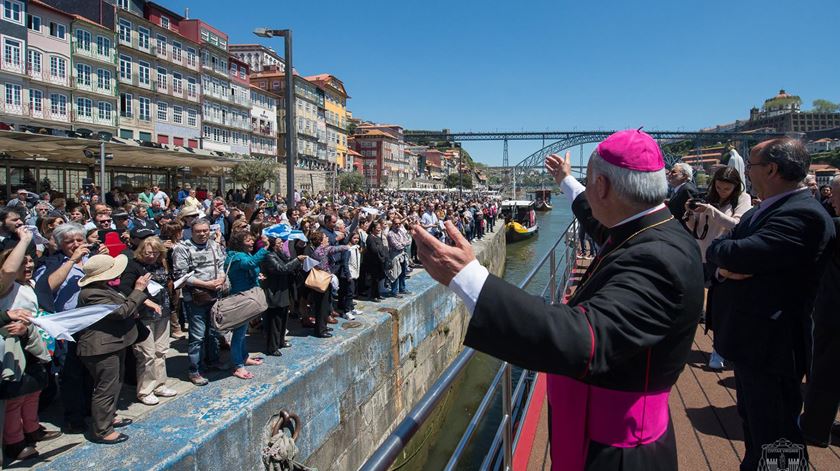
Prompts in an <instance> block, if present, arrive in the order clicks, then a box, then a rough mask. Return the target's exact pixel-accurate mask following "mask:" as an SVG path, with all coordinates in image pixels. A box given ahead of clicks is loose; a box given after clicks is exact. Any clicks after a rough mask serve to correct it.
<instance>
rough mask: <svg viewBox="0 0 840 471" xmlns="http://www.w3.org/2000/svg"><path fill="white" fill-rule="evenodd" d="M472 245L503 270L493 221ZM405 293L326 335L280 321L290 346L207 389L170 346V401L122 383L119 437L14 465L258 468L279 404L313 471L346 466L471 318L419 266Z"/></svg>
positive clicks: (221, 376) (71, 440)
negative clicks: (147, 397) (151, 401)
mask: <svg viewBox="0 0 840 471" xmlns="http://www.w3.org/2000/svg"><path fill="white" fill-rule="evenodd" d="M473 247H474V249H475V251H476V256H477V257H478V259H479V260H480V261H481V262H482V263H483V264H484V265H485V266H487V267H488V268H489V269H490V271H491V272H492V273H495V274H498V275H501V274H502V273H503V271H504V263H505V253H506V251H505V241H504V229H503V225H502V224H501V222H500V223H499V224H497V226H496V228H495V232H494V233H491V234H488V235H487V236H486V237H485V238H484V240H481V241H476V242H475V243H474V244H473ZM407 287H408V289H409V290H410V291H411V292H412V293H413V294H411V295H409V296H406V297H404V298H401V299H397V298H390V299H387V300H385V301H384V302H381V303H378V304H373V303H366V302H359V303H358V304H359V308H360V309H361V310H363V311H364V314H362V315H360V316H358V317H357V319H356V320H355V321H346V320H343V319H340V320H339V323H338V324H337V325H335V326H333V327H334V328H335V332H334V334H335V336H334V337H332V338H329V339H319V338H315V337H313V336H312V335H311V329H303V328H301V327H300V324H299V323H298V322H297V321H290V323H289V324H290V331H291V332H290V336H289V340H290V341H291V342H292V344H293V346H292V347H291V348H288V349H285V350H284V351H283V356H282V357H266V358H265V363H264V364H263V365H262V366H257V367H253V368H249V370H250V371H252V372H253V373H254V378H253V379H252V380H248V381H243V380H240V379H238V378H235V377H233V376H230V375H229V374H228V372H218V373H215V374H210V375H208V378H209V379H210V384H209V385H208V386H204V387H200V388H199V387H195V386H193V385H192V384H191V383H189V382H187V381H186V370H187V359H186V353H185V351H186V341H185V340H183V339H182V340H178V341H175V342H173V344H172V348H171V352H170V356H169V358H168V360H167V368H168V372H169V376H170V377H171V379H170V386H171V387H173V388H174V389H176V390H178V392H179V394H178V396H177V397H175V398H172V399H162V400H161V404H159V405H157V406H154V407H149V406H145V405H143V404H140V403H138V402H137V401H135V400H134V394H135V391H134V387H133V386H128V385H126V386H124V387H123V391H122V397H121V400H120V403H119V406H118V412H117V414H118V416H122V417H129V418H132V419H133V420H134V423H133V424H132V425H130V426H128V427H126V428H125V429H122V431H124V433H126V434H127V435H129V436H130V437H131V438H130V439H129V440H128V441H127V442H125V443H122V444H119V445H98V444H94V443H90V442H88V441H87V440H86V439H85V438H84V437H83V436H82V435H65V436H63V437H61V438H60V439H58V440H54V441H52V442H44V443H42V444H39V446H38V448H39V450H40V451H41V456H40V457H38V458H35V459H30V460H26V461H23V462H18V463H15V465H14V466H12V469H15V468H28V467H32V468H34V469H38V470H68V469H73V470H83V469H95V470H111V469H120V470H138V471H139V470H162V469H177V470H202V471H203V470H217V469H219V470H221V469H242V470H259V469H263V464H262V458H261V453H260V452H261V450H262V448H263V446H264V445H265V443H266V440H267V438H268V434H269V427H270V424H271V421H272V418H273V417H274V416H275V414H277V412H278V411H279V410H281V409H286V410H288V411H290V412H293V413H295V414H297V415H298V416H300V418H301V420H302V424H303V425H302V427H301V430H300V436H299V438H298V440H297V446H298V448H299V449H300V453H299V455H298V460H299V461H302V462H304V463H306V464H307V465H309V466H315V467H317V468H318V469H319V470H321V471H325V470H331V469H332V470H347V469H356V468H357V467H358V466H359V465H361V464H362V463H363V462H364V460H365V459H366V458H367V456H368V455H369V454H370V453H372V452H373V450H375V449H376V447H377V445H378V444H379V442H380V441H381V440H382V439H384V438H385V436H386V435H387V434H388V433H390V431H391V430H392V428H393V427H394V426H395V425H396V424H397V423H398V422H399V420H400V419H402V417H403V416H404V415H405V413H406V412H407V411H409V410H411V407H412V406H413V404H414V403H415V402H416V401H417V400H418V399H419V398H420V397H422V395H423V394H424V393H425V392H426V389H427V388H428V387H429V386H430V385H431V384H432V383H433V382H434V381H435V379H436V378H437V377H438V376H439V375H440V373H441V372H442V371H443V370H444V369H445V368H446V367H447V366H448V365H449V363H450V362H451V360H452V359H453V358H454V357H455V356H456V355H457V353H458V352H459V351H460V350H461V349H462V348H463V347H462V343H461V342H462V340H463V337H464V333H465V330H466V326H467V322H468V320H469V319H468V315H467V313H466V310H465V309H464V307H463V304H462V303H461V302H460V301H459V300H458V298H457V296H456V295H454V294H452V293H451V292H450V291H449V290H448V289H447V288H446V287H444V286H441V285H440V284H438V283H437V282H435V281H434V280H432V279H431V277H430V276H429V275H428V274H427V273H426V272H425V271H424V270H422V269H415V270H414V271H413V272H412V273H411V278H410V279H409V280H407ZM261 341H262V336H261V335H253V336H250V337H249V342H250V343H249V350H250V351H252V352H255V351H261V350H262V348H261ZM60 417H61V411H60V410H48V411H46V412H45V413H44V414H42V419H43V421H44V422H46V423H48V424H56V425H57V424H60V420H59V419H60ZM56 425H53V426H51V427H50V428H54V427H55V426H56Z"/></svg>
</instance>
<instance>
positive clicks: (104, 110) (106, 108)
mask: <svg viewBox="0 0 840 471" xmlns="http://www.w3.org/2000/svg"><path fill="white" fill-rule="evenodd" d="M97 108H98V109H99V119H101V120H107V121H111V104H110V103H108V102H106V101H100V102H99V105H98V106H97Z"/></svg>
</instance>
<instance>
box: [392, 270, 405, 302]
mask: <svg viewBox="0 0 840 471" xmlns="http://www.w3.org/2000/svg"><path fill="white" fill-rule="evenodd" d="M400 265H401V266H402V269H401V270H400V276H399V277H398V278H397V279H396V280H394V281H393V282H392V283H391V296H396V295H397V289H398V288H399V290H400V293H404V292H405V272H406V270H405V263H401V264H400Z"/></svg>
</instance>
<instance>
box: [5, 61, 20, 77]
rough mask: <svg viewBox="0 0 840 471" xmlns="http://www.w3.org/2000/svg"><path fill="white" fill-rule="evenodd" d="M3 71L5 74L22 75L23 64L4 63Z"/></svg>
mask: <svg viewBox="0 0 840 471" xmlns="http://www.w3.org/2000/svg"><path fill="white" fill-rule="evenodd" d="M3 71H4V72H14V73H16V74H22V73H24V71H23V62H18V63H17V64H15V63H14V62H7V61H3Z"/></svg>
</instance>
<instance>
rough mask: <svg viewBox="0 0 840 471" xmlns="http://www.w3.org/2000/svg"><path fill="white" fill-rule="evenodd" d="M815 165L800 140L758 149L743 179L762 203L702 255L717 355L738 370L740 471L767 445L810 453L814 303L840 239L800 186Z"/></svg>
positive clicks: (755, 461) (754, 462)
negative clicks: (804, 428) (712, 274)
mask: <svg viewBox="0 0 840 471" xmlns="http://www.w3.org/2000/svg"><path fill="white" fill-rule="evenodd" d="M810 162H811V159H810V157H809V156H808V152H807V151H806V150H805V146H804V145H803V144H802V143H801V142H800V141H797V140H794V139H788V138H784V139H774V140H770V141H765V142H762V143H759V144H758V145H757V146H755V147H754V148H753V149H752V152H751V153H750V157H749V161H748V162H747V164H746V173H747V176H748V177H749V178H750V181H751V182H752V187H753V189H754V190H755V191H756V192H757V193H758V196H759V197H760V198H761V200H762V201H761V204H760V205H758V206H757V207H753V209H751V210H750V211H748V212H747V213H745V214H744V216H743V217H742V218H741V222H740V223H739V224H738V225H737V226H736V227H735V228H734V229H733V231H732V233H731V234H730V235H729V236H726V237H723V238H721V239H718V240H716V241H715V242H713V243H712V245H711V246H710V247H709V249H708V250H707V252H706V260H707V261H708V262H710V263H712V264H714V265H715V266H716V267H717V270H716V283H715V284H714V285H713V286H712V289H711V293H710V294H709V299H710V303H711V304H712V305H713V306H714V309H715V312H716V313H719V315H718V314H716V315H715V323H716V324H717V325H716V328H715V350H716V351H718V352H720V354H721V355H723V356H724V357H725V358H727V359H729V360H731V361H732V362H733V363H734V365H735V382H736V384H735V388H736V391H737V394H738V414H739V415H740V416H741V419H742V421H743V427H744V442H745V443H744V444H745V454H744V459H743V461H742V462H741V469H742V470H744V471H746V470H750V471H754V470H755V469H756V468H757V467H758V466H759V464H760V463H759V462H760V459H761V456H762V448H761V447H762V445H772V444H773V443H775V442H777V441H778V440H780V439H783V438H784V439H787V440H790V441H791V442H793V443H795V444H801V445H802V446H803V450H804V445H805V442H804V440H803V437H802V433H801V431H800V429H799V425H798V423H797V422H798V418H799V413H800V411H801V409H802V395H801V393H800V385H801V382H802V378H803V376H804V374H805V372H806V371H807V368H808V365H809V364H810V352H811V332H812V325H811V311H812V309H813V306H814V297H815V295H816V291H817V287H818V286H819V280H820V276H821V274H822V272H823V268H824V267H825V262H826V256H827V255H828V253H827V250H829V249H830V248H831V245H830V244H832V243H833V241H834V237H835V230H834V224H833V223H832V222H831V220H830V219H829V217H828V214H826V212H825V210H824V209H823V208H822V207H821V206H820V204H819V202H818V201H817V200H816V199H814V198H813V197H812V196H811V192H810V191H809V190H808V188H807V187H805V186H803V185H801V182H802V179H803V178H804V177H805V175H806V174H807V172H808V167H809V166H810Z"/></svg>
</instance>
